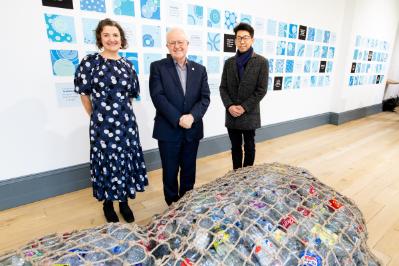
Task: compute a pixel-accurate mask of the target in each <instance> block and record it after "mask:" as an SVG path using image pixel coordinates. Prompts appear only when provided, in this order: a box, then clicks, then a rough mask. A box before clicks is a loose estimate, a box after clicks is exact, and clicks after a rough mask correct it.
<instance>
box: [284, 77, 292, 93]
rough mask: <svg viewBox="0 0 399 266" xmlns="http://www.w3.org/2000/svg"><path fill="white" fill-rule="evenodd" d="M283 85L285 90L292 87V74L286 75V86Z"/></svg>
mask: <svg viewBox="0 0 399 266" xmlns="http://www.w3.org/2000/svg"><path fill="white" fill-rule="evenodd" d="M283 87H284V89H285V90H288V89H292V77H291V76H287V77H284V86H283Z"/></svg>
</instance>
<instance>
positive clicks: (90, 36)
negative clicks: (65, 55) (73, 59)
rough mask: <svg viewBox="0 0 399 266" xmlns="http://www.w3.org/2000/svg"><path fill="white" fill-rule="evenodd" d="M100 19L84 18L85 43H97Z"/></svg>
mask: <svg viewBox="0 0 399 266" xmlns="http://www.w3.org/2000/svg"><path fill="white" fill-rule="evenodd" d="M99 22H100V20H98V19H93V18H83V19H82V25H83V42H84V43H85V44H96V28H97V25H98V23H99Z"/></svg>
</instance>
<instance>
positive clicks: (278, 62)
mask: <svg viewBox="0 0 399 266" xmlns="http://www.w3.org/2000/svg"><path fill="white" fill-rule="evenodd" d="M284 63H285V60H284V59H276V71H275V72H276V73H283V72H284Z"/></svg>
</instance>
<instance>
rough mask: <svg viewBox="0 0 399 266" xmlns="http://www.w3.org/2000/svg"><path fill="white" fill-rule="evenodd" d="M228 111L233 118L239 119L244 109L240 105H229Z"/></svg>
mask: <svg viewBox="0 0 399 266" xmlns="http://www.w3.org/2000/svg"><path fill="white" fill-rule="evenodd" d="M228 111H229V113H230V114H231V115H232V116H233V117H239V116H241V115H242V114H243V113H245V109H244V108H243V107H242V106H241V105H231V106H230V107H229V109H228Z"/></svg>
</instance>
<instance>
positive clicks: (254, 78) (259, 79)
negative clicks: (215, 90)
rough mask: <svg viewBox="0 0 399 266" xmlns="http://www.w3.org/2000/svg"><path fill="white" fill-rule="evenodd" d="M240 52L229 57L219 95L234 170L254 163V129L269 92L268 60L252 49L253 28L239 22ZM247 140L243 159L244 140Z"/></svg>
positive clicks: (237, 29)
mask: <svg viewBox="0 0 399 266" xmlns="http://www.w3.org/2000/svg"><path fill="white" fill-rule="evenodd" d="M234 34H235V43H236V46H237V53H236V55H235V56H233V57H231V58H229V59H227V60H226V62H225V64H224V68H223V74H222V80H221V83H220V88H219V89H220V96H221V98H222V101H223V104H224V106H225V107H226V123H225V125H226V127H227V130H228V133H229V138H230V141H231V153H232V159H233V169H238V168H240V167H245V166H250V165H253V163H254V160H255V130H256V129H257V128H259V127H260V107H259V102H260V101H261V100H262V99H263V97H264V96H265V95H266V91H267V84H268V77H269V63H268V61H267V59H266V58H264V57H263V56H261V55H258V54H256V53H255V52H254V51H253V48H252V44H253V42H254V29H253V28H252V27H251V25H249V24H246V23H240V24H238V25H237V26H236V27H235V28H234ZM243 139H244V152H245V156H244V161H243V152H242V143H243Z"/></svg>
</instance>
